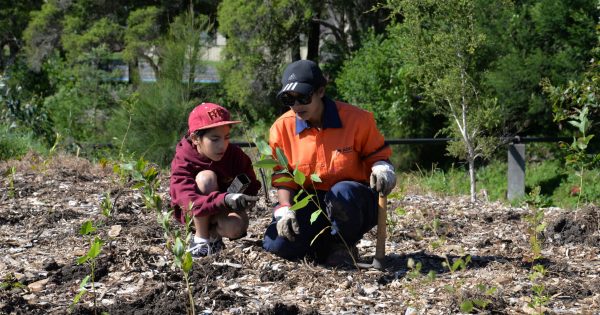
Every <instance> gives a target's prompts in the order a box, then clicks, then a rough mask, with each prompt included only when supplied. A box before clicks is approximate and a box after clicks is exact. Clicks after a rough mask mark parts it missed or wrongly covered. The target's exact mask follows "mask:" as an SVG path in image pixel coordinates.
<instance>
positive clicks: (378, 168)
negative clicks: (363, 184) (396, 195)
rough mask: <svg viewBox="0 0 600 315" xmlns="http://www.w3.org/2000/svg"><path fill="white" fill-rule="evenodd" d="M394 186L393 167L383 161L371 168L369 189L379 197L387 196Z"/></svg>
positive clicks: (394, 174)
mask: <svg viewBox="0 0 600 315" xmlns="http://www.w3.org/2000/svg"><path fill="white" fill-rule="evenodd" d="M395 186H396V173H395V172H394V167H393V166H392V165H391V164H390V163H388V162H384V161H378V162H375V164H373V167H371V188H373V189H375V190H376V191H377V192H378V193H379V194H380V195H383V196H387V195H389V194H390V193H391V192H392V189H394V187H395Z"/></svg>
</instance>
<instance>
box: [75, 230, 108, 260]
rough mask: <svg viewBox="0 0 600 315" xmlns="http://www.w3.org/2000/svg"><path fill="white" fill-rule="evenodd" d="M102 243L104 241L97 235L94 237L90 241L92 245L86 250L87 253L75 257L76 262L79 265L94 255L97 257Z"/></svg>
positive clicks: (93, 257)
mask: <svg viewBox="0 0 600 315" xmlns="http://www.w3.org/2000/svg"><path fill="white" fill-rule="evenodd" d="M102 244H104V242H103V241H102V239H100V238H99V237H97V236H96V237H95V238H94V241H93V242H92V245H91V246H90V249H89V250H88V252H87V254H85V256H81V257H79V259H77V264H78V265H81V264H83V263H85V262H87V261H89V260H92V259H95V258H96V257H98V255H100V252H101V251H102Z"/></svg>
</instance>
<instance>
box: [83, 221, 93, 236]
mask: <svg viewBox="0 0 600 315" xmlns="http://www.w3.org/2000/svg"><path fill="white" fill-rule="evenodd" d="M95 231H96V228H95V227H94V224H93V223H92V221H90V220H88V221H85V222H83V224H82V225H81V228H80V229H79V234H81V235H88V234H90V233H92V232H95Z"/></svg>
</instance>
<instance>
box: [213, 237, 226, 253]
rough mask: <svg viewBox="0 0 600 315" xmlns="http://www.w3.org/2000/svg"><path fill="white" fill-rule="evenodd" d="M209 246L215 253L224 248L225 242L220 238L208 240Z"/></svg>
mask: <svg viewBox="0 0 600 315" xmlns="http://www.w3.org/2000/svg"><path fill="white" fill-rule="evenodd" d="M210 248H211V249H212V253H213V254H216V253H218V252H220V251H222V250H224V249H225V243H223V240H222V239H218V240H216V241H212V242H210Z"/></svg>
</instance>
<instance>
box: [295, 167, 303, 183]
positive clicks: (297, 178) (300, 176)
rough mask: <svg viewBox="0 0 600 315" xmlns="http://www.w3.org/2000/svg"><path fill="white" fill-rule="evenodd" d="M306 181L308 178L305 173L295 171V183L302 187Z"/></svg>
mask: <svg viewBox="0 0 600 315" xmlns="http://www.w3.org/2000/svg"><path fill="white" fill-rule="evenodd" d="M305 181H306V176H305V175H304V173H302V172H300V171H298V169H295V170H294V182H295V183H296V184H298V185H300V186H302V185H304V182H305Z"/></svg>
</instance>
